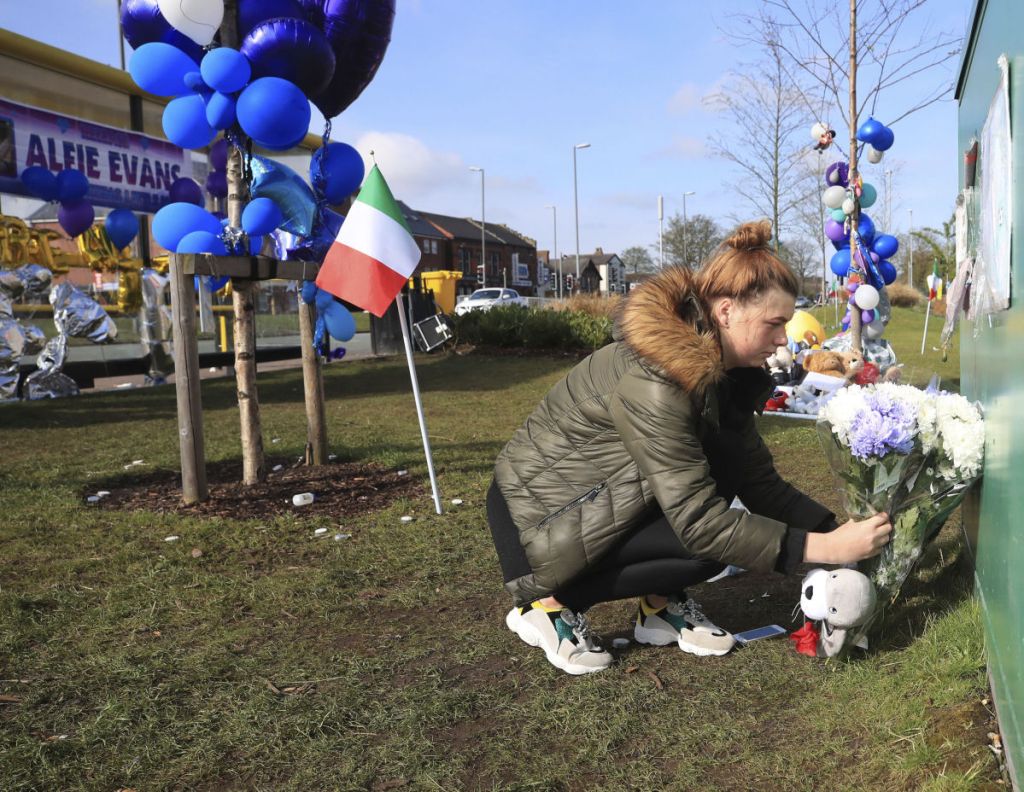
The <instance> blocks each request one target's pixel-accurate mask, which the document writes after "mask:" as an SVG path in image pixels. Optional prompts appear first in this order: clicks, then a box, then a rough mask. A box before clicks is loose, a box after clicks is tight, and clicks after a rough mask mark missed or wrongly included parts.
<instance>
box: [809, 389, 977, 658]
mask: <svg viewBox="0 0 1024 792" xmlns="http://www.w3.org/2000/svg"><path fill="white" fill-rule="evenodd" d="M817 426H818V433H819V437H820V438H821V441H822V445H823V447H824V449H825V456H826V457H827V458H828V461H829V464H830V465H831V467H832V470H833V472H834V473H835V474H836V476H837V477H838V478H839V480H840V482H841V485H842V486H841V489H842V493H843V500H844V507H845V508H846V510H847V513H848V514H849V515H850V517H851V518H852V519H856V520H860V519H865V518H867V517H870V516H871V515H872V514H876V513H878V512H882V511H884V512H887V513H888V514H889V518H890V521H891V522H892V526H893V532H892V537H891V539H890V541H889V543H888V544H887V545H886V546H885V548H884V549H883V550H882V553H881V554H880V555H878V556H876V557H874V558H871V559H868V560H867V561H865V562H862V564H861V570H862V571H863V572H864V573H865V574H866V575H867V576H868V577H869V578H871V581H872V582H873V583H874V584H875V588H876V589H877V591H878V602H879V609H878V610H876V612H875V614H874V615H873V616H872V618H871V619H870V620H869V621H868V623H867V624H865V625H864V626H863V627H862V628H861V629H860V630H859V632H857V634H854V633H853V632H851V635H850V639H849V642H848V646H850V645H853V644H855V643H857V642H858V641H860V639H861V638H862V637H863V636H864V635H865V634H866V633H867V631H868V629H869V628H870V627H871V626H872V624H873V623H874V622H875V621H876V620H877V616H878V614H879V612H880V609H881V607H882V606H884V604H886V603H891V602H893V601H895V599H896V597H897V595H898V594H899V592H900V588H901V587H902V586H903V583H904V581H906V579H907V577H908V576H909V575H910V572H911V571H912V570H913V568H914V566H915V564H916V563H917V560H918V559H919V558H920V556H921V552H922V550H923V549H924V546H925V545H926V544H927V543H928V542H929V541H931V540H932V539H933V538H934V537H935V535H936V534H937V533H938V532H939V529H941V528H942V525H943V523H945V521H946V519H947V518H948V517H949V515H950V514H951V513H952V512H953V510H954V509H956V507H957V506H958V505H959V504H960V502H961V501H962V500H963V497H964V495H965V494H966V492H967V490H968V488H969V487H970V486H971V484H973V483H974V482H975V481H976V480H977V479H978V477H979V476H980V475H981V469H982V459H983V454H984V447H985V431H984V423H983V420H982V416H981V412H980V410H979V409H978V407H977V406H976V405H974V404H972V403H971V402H969V401H968V400H967V399H965V398H964V397H963V396H960V395H958V394H953V393H946V392H944V391H939V390H938V389H937V388H935V387H934V386H931V387H929V388H928V389H927V390H920V389H918V388H914V387H912V386H910V385H894V384H889V383H884V384H879V385H869V386H867V387H859V386H850V387H848V388H844V389H842V390H841V391H839V392H838V393H837V394H836V395H835V396H833V397H832V399H831V400H830V401H829V402H828V403H827V404H826V405H825V406H824V407H823V408H822V410H821V412H820V413H819V415H818V424H817ZM848 646H847V647H846V648H848Z"/></svg>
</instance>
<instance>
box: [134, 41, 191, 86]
mask: <svg viewBox="0 0 1024 792" xmlns="http://www.w3.org/2000/svg"><path fill="white" fill-rule="evenodd" d="M196 71H199V67H198V66H197V65H196V62H195V61H194V60H192V59H191V58H190V57H189V56H188V55H186V54H185V53H184V52H182V51H181V50H180V49H178V48H177V47H175V46H172V45H170V44H163V43H161V42H156V41H155V42H153V43H151V44H143V45H142V46H141V47H139V49H137V50H135V52H134V53H132V58H131V60H130V61H129V62H128V72H129V73H130V74H131V76H132V79H133V80H135V84H136V85H138V86H139V87H140V88H141V89H142V90H143V91H148V92H149V93H151V94H156V95H157V96H178V95H180V94H184V93H188V92H189V87H188V86H187V85H186V84H185V77H186V75H188V74H189V73H191V72H196Z"/></svg>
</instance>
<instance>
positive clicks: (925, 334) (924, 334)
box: [921, 300, 932, 355]
mask: <svg viewBox="0 0 1024 792" xmlns="http://www.w3.org/2000/svg"><path fill="white" fill-rule="evenodd" d="M931 312H932V301H931V300H929V301H928V307H927V308H925V311H924V332H923V333H922V334H921V354H922V355H923V354H924V341H925V339H926V338H927V337H928V315H929V314H930V313H931Z"/></svg>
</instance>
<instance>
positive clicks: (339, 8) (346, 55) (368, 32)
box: [306, 0, 395, 119]
mask: <svg viewBox="0 0 1024 792" xmlns="http://www.w3.org/2000/svg"><path fill="white" fill-rule="evenodd" d="M306 7H307V8H308V7H309V4H306ZM323 14H324V34H325V35H326V36H327V40H328V41H329V42H330V44H331V49H332V50H334V58H335V69H334V77H333V78H332V79H331V82H330V84H329V85H328V86H327V88H325V89H324V90H323V91H322V92H321V93H319V94H317V95H316V96H315V97H313V104H315V105H316V106H317V108H319V110H320V112H321V113H323V114H324V118H328V119H329V118H333V117H334V116H336V115H338V113H340V112H341V111H342V110H344V109H345V108H346V107H348V106H349V105H350V104H352V102H354V101H355V100H356V99H357V98H358V97H359V94H361V93H362V92H363V89H365V88H366V86H367V85H369V84H370V81H371V80H372V79H373V77H374V75H375V74H376V73H377V69H378V68H380V64H381V61H382V60H384V53H385V52H387V49H388V44H389V43H391V27H392V25H394V22H395V0H369V2H367V1H366V0H324V4H323Z"/></svg>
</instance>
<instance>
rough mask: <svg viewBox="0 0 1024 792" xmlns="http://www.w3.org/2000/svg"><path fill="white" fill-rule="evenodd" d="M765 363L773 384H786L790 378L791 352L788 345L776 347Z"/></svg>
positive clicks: (791, 367) (791, 366)
mask: <svg viewBox="0 0 1024 792" xmlns="http://www.w3.org/2000/svg"><path fill="white" fill-rule="evenodd" d="M765 363H766V364H767V366H768V373H769V374H770V375H771V378H772V383H773V384H774V385H787V384H788V383H789V382H790V381H791V380H792V369H793V353H792V352H790V351H789V347H787V346H780V347H776V348H775V352H773V353H772V355H771V356H770V357H769V358H768V360H766V361H765Z"/></svg>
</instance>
